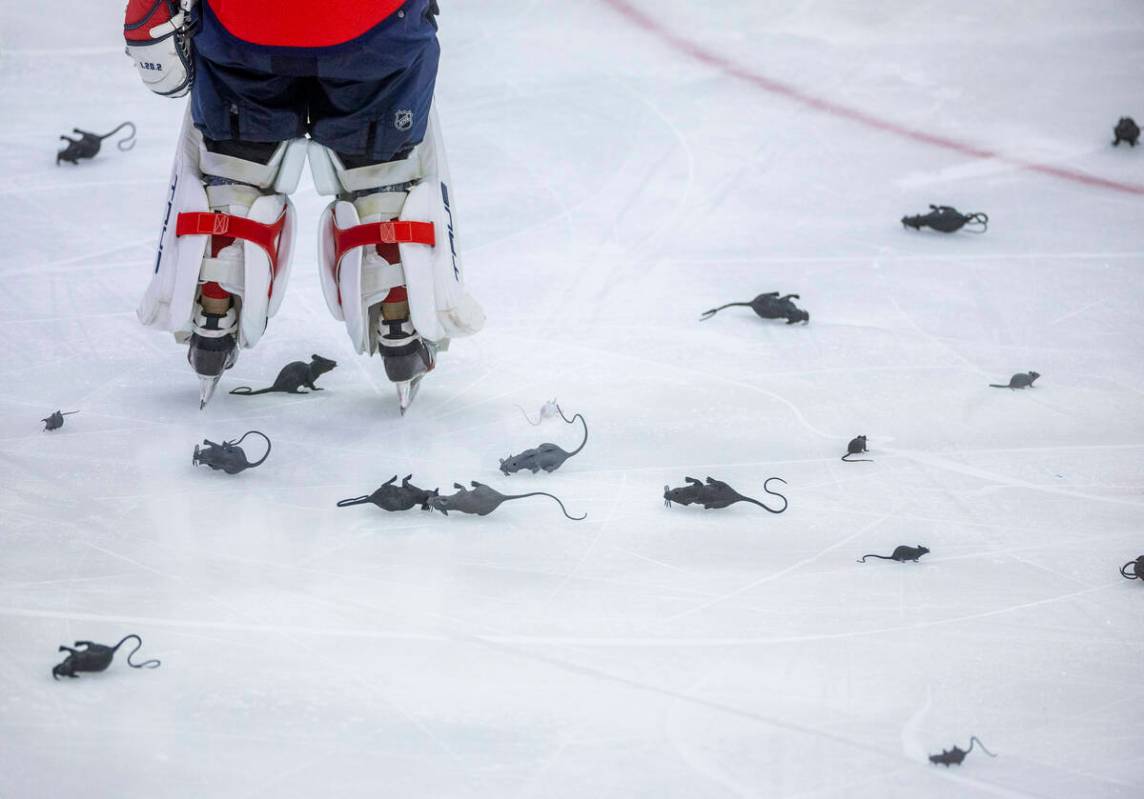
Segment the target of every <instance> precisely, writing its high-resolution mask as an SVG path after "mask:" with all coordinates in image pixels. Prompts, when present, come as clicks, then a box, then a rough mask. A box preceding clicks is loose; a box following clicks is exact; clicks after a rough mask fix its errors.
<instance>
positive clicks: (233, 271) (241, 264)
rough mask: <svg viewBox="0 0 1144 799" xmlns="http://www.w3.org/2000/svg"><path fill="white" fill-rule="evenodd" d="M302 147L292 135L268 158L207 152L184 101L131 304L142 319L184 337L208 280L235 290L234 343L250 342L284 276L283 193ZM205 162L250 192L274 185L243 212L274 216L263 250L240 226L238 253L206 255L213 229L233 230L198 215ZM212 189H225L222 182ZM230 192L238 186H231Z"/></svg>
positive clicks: (203, 209) (273, 307) (288, 242)
mask: <svg viewBox="0 0 1144 799" xmlns="http://www.w3.org/2000/svg"><path fill="white" fill-rule="evenodd" d="M306 152H307V146H306V141H305V140H296V141H292V142H288V143H283V144H282V145H281V146H280V147H279V148H278V150H277V152H275V154H274V156H273V158H272V159H271V160H270V162H269V163H267V164H256V163H254V162H250V161H244V160H242V159H238V158H233V157H230V156H226V155H220V154H217V153H211V152H209V151H207V150H206V148H205V147H204V146H203V140H202V135H201V134H200V133H199V131H198V130H197V129H196V128H195V127H194V123H193V122H192V121H191V114H190V108H189V105H188V109H187V112H186V114H185V115H184V118H183V127H182V131H181V133H180V135H179V142H178V146H177V148H176V152H175V162H174V166H173V168H172V170H171V183H170V190H169V194H168V201H167V207H166V213H165V215H164V218H163V227H162V230H161V232H160V237H159V251H158V254H157V256H156V260H155V271H154V275H153V276H152V279H151V282H150V284H149V285H148V287H147V290H146V292H145V293H144V296H143V300H142V302H141V303H140V305H139V308H138V310H137V312H136V313H137V315H138V317H139V320H140V321H141V322H142V323H143V324H144V325H146V326H148V327H153V328H156V329H158V330H165V331H169V332H171V333H174V334H175V338H176V339H178V340H180V341H181V340H183V339H185V338H186V337H187V336H188V335H190V333H191V330H192V328H193V321H194V320H193V315H194V312H195V299H196V295H197V292H198V286H199V285H200V284H201V283H204V282H208V281H213V282H217V283H219V285H221V286H222V287H223V288H224V289H226V290H227V291H229V292H230V293H232V294H236V295H238V296H240V297H241V298H242V304H243V313H242V316H241V318H240V336H239V344H240V346H242V347H251V346H253V345H254V344H255V343H256V342H257V341H258V339H259V338H260V337H261V336H262V333H263V331H264V330H265V329H266V323H267V320H268V319H269V318H270V317H271V316H273V315H274V314H275V313H276V312H277V311H278V308H279V306H280V305H281V303H282V298H283V295H284V294H285V290H286V284H287V282H288V280H289V276H290V261H291V255H292V250H293V237H294V231H295V230H296V227H297V225H296V223H295V219H294V209H293V205H292V204H291V203H290V201H289V199H288V198H287V197H286V196H285V193H288V192H291V191H293V190H294V189H295V188H296V187H297V184H298V180H299V178H300V176H301V172H302V167H303V165H304V164H305V161H306ZM204 170H205V171H206V172H207V174H211V175H221V176H224V177H226V178H228V179H231V180H235V181H240V182H241V183H242V184H247V189H246V190H247V191H248V192H250V193H255V190H254V189H250V188H249V187H251V186H253V187H256V189H257V190H260V191H275V192H279V193H276V194H263V195H261V196H258V197H257V199H255V200H254V201H253V203H252V204H251V205H250V210H249V212H248V213H247V214H246V219H249V220H250V221H251V222H256V223H260V225H266V226H277V225H278V224H279V223H281V229H280V231H278V232H277V234H276V235H275V236H273V237H272V238H268V237H267V236H265V235H264V236H260V238H266V239H267V240H268V243H270V244H271V247H270V252H268V251H267V250H266V249H264V248H263V246H261V245H259V244H256V243H254V242H253V241H251V240H250V239H249V238H246V236H244V235H241V233H240V234H239V235H238V236H237V238H239V239H243V241H242V242H241V245H242V248H241V253H242V258H236V257H234V256H235V254H236V253H235V252H234V248H233V247H227V248H224V249H223V251H222V252H221V253H220V257H217V258H213V257H208V256H207V246H208V244H209V242H210V238H211V236H212V235H231V236H234V235H236V233H235V231H233V230H228V229H227V226H226V223H225V222H223V221H221V220H223V219H225V215H223V214H217V215H216V216H217V217H218V220H215V224H213V225H210V224H207V223H206V222H204V221H202V219H206V217H202V215H207V214H211V203H210V201H209V199H208V192H207V190H206V189H205V188H204V186H203V173H204ZM211 191H215V192H216V193H221V194H225V193H226V189H225V187H224V188H223V189H215V188H212V189H211ZM233 193H235V194H238V193H241V191H240V190H239V189H236V190H235V192H233ZM196 216H200V217H202V219H200V220H199V221H198V224H197V226H195V225H188V224H185V223H186V222H187V221H188V220H187V219H185V218H184V217H196ZM204 225H206V227H204ZM234 226H235V225H232V227H234ZM180 228H182V230H180ZM191 228H194V229H193V230H192V229H191ZM243 230H245V228H243ZM228 250H230V251H231V252H230V253H228V252H227V251H228ZM271 253H273V257H272V254H271Z"/></svg>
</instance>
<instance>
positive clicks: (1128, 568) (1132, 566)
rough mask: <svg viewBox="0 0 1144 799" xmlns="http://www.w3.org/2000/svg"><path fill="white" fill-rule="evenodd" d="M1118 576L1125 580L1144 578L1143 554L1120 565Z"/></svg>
mask: <svg viewBox="0 0 1144 799" xmlns="http://www.w3.org/2000/svg"><path fill="white" fill-rule="evenodd" d="M1120 576H1121V577H1123V578H1124V579H1125V580H1144V555H1141V556H1140V557H1138V558H1137V559H1136V560H1130V561H1128V562H1127V563H1125V564H1124V565H1123V566H1121V567H1120Z"/></svg>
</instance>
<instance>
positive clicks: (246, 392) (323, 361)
mask: <svg viewBox="0 0 1144 799" xmlns="http://www.w3.org/2000/svg"><path fill="white" fill-rule="evenodd" d="M310 358H311V360H310V362H309V363H306V362H305V361H292V362H290V363H288V364H286V365H285V366H283V367H282V370H281V371H280V372H279V373H278V377H276V378H274V385H272V386H271V387H270V388H261V389H259V390H258V391H251V390H250V386H239V387H238V388H236V389H233V390H232V391H231V392H230V393H231V394H237V395H238V396H240V397H250V396H253V395H255V394H269V393H270V392H272V391H280V392H282V393H284V394H307V393H309V392H306V391H302V387H303V386H304V387H306V388H308V389H310V391H321V390H322V389H320V388H318V387H317V386H315V385H314V381H315V380H317V379H318V378H319V377H321V376H322V375H324V374H325V373H326V372H328V371H330V370H331V369H333V368H334V367H335V366H337V365H338V362H337V361H331V360H330V359H329V358H323V357H322V356H321V355H311V356H310Z"/></svg>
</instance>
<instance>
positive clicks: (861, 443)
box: [842, 436, 874, 463]
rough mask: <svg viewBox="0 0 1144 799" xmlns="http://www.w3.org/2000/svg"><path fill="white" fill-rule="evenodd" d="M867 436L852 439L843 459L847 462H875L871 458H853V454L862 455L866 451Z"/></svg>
mask: <svg viewBox="0 0 1144 799" xmlns="http://www.w3.org/2000/svg"><path fill="white" fill-rule="evenodd" d="M866 451H867V450H866V436H858V437H857V438H852V439H850V443H849V444H847V445H846V454H845V455H843V456H842V460H844V461H846V462H847V463H873V462H874V461H873V460H871V459H870V458H851V457H850V456H851V455H861V454H862V453H863V452H866Z"/></svg>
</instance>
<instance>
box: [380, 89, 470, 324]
mask: <svg viewBox="0 0 1144 799" xmlns="http://www.w3.org/2000/svg"><path fill="white" fill-rule="evenodd" d="M417 155H418V157H419V159H420V162H421V172H422V174H423V175H424V177H423V179H422V181H421V182H420V183H419V184H418V185H417V186H415V187H414V188H413V190H412V191H410V192H409V197H408V199H406V201H405V207H404V208H403V209H402V214H401V218H402V219H418V220H425V221H429V222H432V223H433V228H434V231H435V234H436V240H437V241H436V245H435V246H433V247H425V246H423V245H420V244H400V245H398V247H399V249H400V251H401V263H402V265H403V266H404V267H405V277H406V280H407V286H408V290H409V312H410V317H411V318H412V320H413V326H414V327H415V328H417V330H418V331H420V332H421V334H422V335H424V336H426V337H427V338H429V339H431V340H433V341H437V340H439V339H440V338H453V337H461V336H471V335H472V334H474V333H476V332H478V331H479V330H480V329H481V328H482V327H484V324H485V312H484V310H482V309H481V306H480V304H479V303H478V302H477V301H476V299H474V298H473V296H472V295H471V294H469V292H468V291H467V290H466V288H465V275H464V269H463V267H462V264H461V252H460V246H459V244H458V241H459V236H458V230H459V227H458V223H457V211H456V208H455V204H454V199H453V197H454V195H453V192H452V185H453V184H452V182H451V180H450V177H449V162H448V160H447V159H446V157H445V142H444V139H443V138H442V135H441V124H440V122H439V120H438V118H437V107H436V105H434V106H433V107H432V108H431V109H430V111H429V125H428V129H427V131H426V133H425V139H424V141H422V142H421V144H420V145H419V146H418V147H417ZM431 322H436V326H437V328H438V331H439V332H437V333H427V332H426V331H427V330H429V329H430V327H431Z"/></svg>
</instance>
